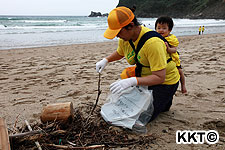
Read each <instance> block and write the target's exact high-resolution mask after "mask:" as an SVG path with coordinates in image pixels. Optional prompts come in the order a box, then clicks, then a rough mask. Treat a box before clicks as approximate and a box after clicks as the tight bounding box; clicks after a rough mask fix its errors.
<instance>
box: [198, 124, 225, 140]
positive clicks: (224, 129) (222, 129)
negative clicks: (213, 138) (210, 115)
mask: <svg viewBox="0 0 225 150" xmlns="http://www.w3.org/2000/svg"><path fill="white" fill-rule="evenodd" d="M202 126H203V127H204V128H206V129H210V130H216V131H218V132H219V135H220V136H225V121H224V120H212V121H207V122H205V123H203V124H202Z"/></svg>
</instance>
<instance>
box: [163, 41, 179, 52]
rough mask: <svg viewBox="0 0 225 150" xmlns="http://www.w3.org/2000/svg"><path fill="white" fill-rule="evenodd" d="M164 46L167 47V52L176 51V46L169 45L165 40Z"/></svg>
mask: <svg viewBox="0 0 225 150" xmlns="http://www.w3.org/2000/svg"><path fill="white" fill-rule="evenodd" d="M165 44H166V47H167V52H168V53H170V54H171V53H176V52H177V47H175V46H169V44H168V43H167V42H165Z"/></svg>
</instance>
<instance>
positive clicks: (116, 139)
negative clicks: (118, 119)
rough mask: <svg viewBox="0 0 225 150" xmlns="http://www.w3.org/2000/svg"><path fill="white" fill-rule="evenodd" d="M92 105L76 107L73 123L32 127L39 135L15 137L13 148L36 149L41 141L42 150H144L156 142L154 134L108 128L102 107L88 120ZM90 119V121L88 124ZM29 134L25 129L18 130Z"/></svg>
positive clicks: (54, 123) (12, 142) (97, 108)
mask: <svg viewBox="0 0 225 150" xmlns="http://www.w3.org/2000/svg"><path fill="white" fill-rule="evenodd" d="M92 106H93V105H90V104H87V105H85V106H84V105H82V106H79V107H78V106H77V107H76V108H75V109H74V119H73V120H72V122H71V123H70V124H66V125H65V124H62V122H60V121H48V122H45V123H43V122H34V123H33V124H31V125H30V126H31V127H32V129H33V131H35V130H37V131H41V132H40V134H33V135H32V134H30V135H27V136H24V137H23V136H21V137H19V138H13V139H12V140H10V142H11V146H13V149H16V150H24V149H35V148H36V145H35V144H34V142H35V141H38V142H39V143H40V145H41V147H42V149H46V150H47V149H51V150H54V149H109V148H121V147H128V148H129V147H130V148H137V149H138V148H139V149H140V148H143V147H146V146H149V145H150V144H152V143H153V142H154V140H155V139H156V136H155V135H153V134H147V135H141V134H136V133H134V132H131V130H129V129H124V128H119V127H118V128H119V129H120V130H118V129H117V128H114V127H113V126H111V125H109V124H108V123H107V122H105V121H104V119H103V118H102V117H101V114H100V107H96V110H95V111H94V112H93V114H92V115H91V117H89V116H90V115H89V114H90V112H91V110H92V109H93V107H92ZM87 118H89V119H88V120H89V121H88V122H87ZM19 130H20V131H21V132H25V133H26V132H29V130H28V129H27V127H26V126H23V127H21V128H20V129H19Z"/></svg>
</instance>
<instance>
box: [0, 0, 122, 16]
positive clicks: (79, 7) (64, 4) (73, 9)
mask: <svg viewBox="0 0 225 150" xmlns="http://www.w3.org/2000/svg"><path fill="white" fill-rule="evenodd" d="M118 2H119V0H0V15H73V16H88V15H89V14H90V13H91V11H95V12H101V13H102V14H103V13H108V12H110V11H111V10H112V9H113V8H115V7H116V5H117V4H118Z"/></svg>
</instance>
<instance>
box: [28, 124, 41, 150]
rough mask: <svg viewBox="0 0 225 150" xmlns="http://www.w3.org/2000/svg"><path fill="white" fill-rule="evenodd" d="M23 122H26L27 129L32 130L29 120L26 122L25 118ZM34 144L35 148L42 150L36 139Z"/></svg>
mask: <svg viewBox="0 0 225 150" xmlns="http://www.w3.org/2000/svg"><path fill="white" fill-rule="evenodd" d="M25 123H26V125H27V127H28V129H29V130H30V131H32V128H31V126H30V124H29V122H28V121H27V120H25ZM35 144H36V146H37V148H38V149H39V150H42V148H41V145H40V144H39V142H38V141H36V142H35Z"/></svg>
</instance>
